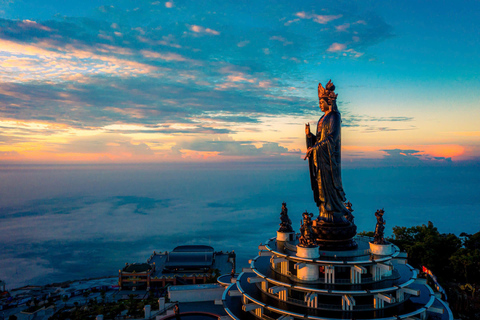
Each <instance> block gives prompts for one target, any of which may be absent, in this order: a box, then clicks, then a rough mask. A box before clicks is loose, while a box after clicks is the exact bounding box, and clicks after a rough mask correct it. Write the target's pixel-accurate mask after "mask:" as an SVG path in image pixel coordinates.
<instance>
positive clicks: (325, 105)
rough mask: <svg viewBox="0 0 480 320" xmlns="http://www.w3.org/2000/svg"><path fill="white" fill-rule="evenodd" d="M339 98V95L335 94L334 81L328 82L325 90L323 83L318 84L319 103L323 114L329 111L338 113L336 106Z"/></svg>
mask: <svg viewBox="0 0 480 320" xmlns="http://www.w3.org/2000/svg"><path fill="white" fill-rule="evenodd" d="M337 96H338V94H335V85H334V84H333V83H332V80H329V81H328V83H327V85H326V86H325V88H324V87H323V86H322V84H321V83H319V84H318V102H319V105H320V109H322V111H323V112H327V111H328V110H332V111H338V110H337V104H336V100H337Z"/></svg>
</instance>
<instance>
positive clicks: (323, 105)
mask: <svg viewBox="0 0 480 320" xmlns="http://www.w3.org/2000/svg"><path fill="white" fill-rule="evenodd" d="M320 109H322V111H323V112H327V111H328V110H330V106H329V105H328V104H327V102H326V101H325V100H323V99H321V100H320Z"/></svg>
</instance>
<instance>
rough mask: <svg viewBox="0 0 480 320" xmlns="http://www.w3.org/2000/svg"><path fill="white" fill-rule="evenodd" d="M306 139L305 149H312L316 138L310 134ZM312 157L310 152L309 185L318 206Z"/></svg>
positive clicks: (315, 173)
mask: <svg viewBox="0 0 480 320" xmlns="http://www.w3.org/2000/svg"><path fill="white" fill-rule="evenodd" d="M306 138H307V149H308V148H312V147H313V146H314V145H315V143H316V142H317V137H316V135H314V134H313V133H310V135H307V136H306ZM314 156H315V154H314V153H313V152H312V153H311V155H310V157H308V168H309V171H310V184H311V187H312V190H313V199H314V200H315V203H316V204H317V206H319V205H320V202H319V197H318V185H317V168H316V166H315V161H314Z"/></svg>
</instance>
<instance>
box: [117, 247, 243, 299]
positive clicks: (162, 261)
mask: <svg viewBox="0 0 480 320" xmlns="http://www.w3.org/2000/svg"><path fill="white" fill-rule="evenodd" d="M235 258H236V256H235V252H234V251H232V252H228V251H227V252H222V251H220V252H216V251H215V250H214V249H213V248H212V247H210V246H205V245H188V246H178V247H176V248H175V249H173V251H171V252H167V251H165V252H155V251H154V252H153V254H152V255H151V256H150V258H148V260H147V262H145V263H132V264H129V263H126V264H125V267H124V268H123V269H121V270H119V275H118V284H119V287H120V289H121V290H154V289H158V288H162V287H165V286H166V285H167V284H171V285H179V284H203V283H208V282H214V281H215V278H216V276H218V275H220V274H223V273H231V271H232V269H234V268H235Z"/></svg>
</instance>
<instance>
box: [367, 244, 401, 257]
mask: <svg viewBox="0 0 480 320" xmlns="http://www.w3.org/2000/svg"><path fill="white" fill-rule="evenodd" d="M368 244H369V245H370V253H372V254H376V255H379V256H388V255H391V254H392V253H393V252H394V251H395V249H394V248H393V246H392V244H391V243H390V242H385V243H384V244H375V243H373V242H369V243H368Z"/></svg>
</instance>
